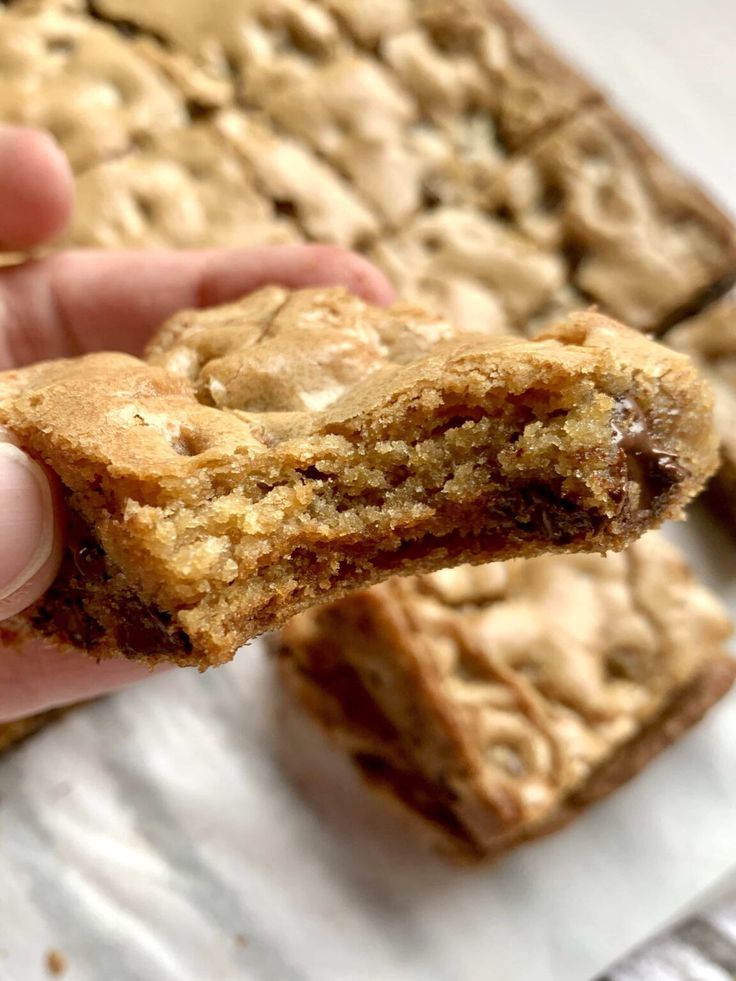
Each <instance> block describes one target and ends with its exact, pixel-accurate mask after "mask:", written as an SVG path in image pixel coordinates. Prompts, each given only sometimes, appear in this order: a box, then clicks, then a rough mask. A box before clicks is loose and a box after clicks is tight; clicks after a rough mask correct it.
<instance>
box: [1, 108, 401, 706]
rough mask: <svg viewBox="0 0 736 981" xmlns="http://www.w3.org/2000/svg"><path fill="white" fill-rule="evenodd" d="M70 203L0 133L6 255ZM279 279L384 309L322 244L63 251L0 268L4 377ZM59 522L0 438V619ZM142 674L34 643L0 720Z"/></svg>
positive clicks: (49, 557) (27, 463)
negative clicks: (330, 288) (355, 296)
mask: <svg viewBox="0 0 736 981" xmlns="http://www.w3.org/2000/svg"><path fill="white" fill-rule="evenodd" d="M72 203H73V181H72V176H71V172H70V170H69V166H68V164H67V162H66V160H65V158H64V156H63V155H62V153H61V152H60V150H59V149H58V147H57V146H56V145H55V144H54V143H53V141H52V140H51V139H50V137H48V136H46V135H44V134H42V133H38V132H34V131H32V130H27V129H21V128H17V127H3V126H0V249H4V250H10V251H12V250H14V249H15V250H17V249H20V248H24V249H25V248H28V247H30V246H33V245H39V244H42V243H44V242H46V241H48V240H49V239H51V238H53V237H54V236H55V235H57V234H58V233H59V232H61V231H62V230H63V228H64V227H65V225H66V223H67V222H68V220H69V216H70V214H71V209H72ZM274 282H276V283H282V284H284V285H286V286H293V287H299V286H309V285H325V284H341V285H344V286H346V287H348V288H349V289H351V290H352V291H353V292H355V293H359V294H361V295H362V296H364V297H366V299H369V300H372V301H373V302H375V303H388V302H390V300H391V298H392V292H391V288H390V286H389V284H388V283H387V281H386V280H385V279H384V277H383V276H382V275H381V273H379V272H378V271H377V270H376V269H375V268H374V267H373V266H371V265H370V264H369V263H368V262H367V261H366V260H364V259H361V258H360V257H359V256H357V255H355V254H353V253H350V252H346V251H344V250H342V249H338V248H335V247H330V246H318V245H290V246H282V247H281V246H280V247H264V248H255V249H227V250H220V249H213V250H203V251H192V252H173V251H163V250H161V251H155V252H145V253H141V252H137V253H136V252H96V251H88V252H81V251H76V252H75V251H71V252H60V253H56V254H54V255H51V256H49V257H47V258H44V259H41V260H38V261H31V262H26V263H24V264H22V265H18V266H8V267H6V268H0V371H3V370H6V369H8V368H12V367H17V366H21V365H24V364H28V363H30V362H33V361H38V360H42V359H44V358H56V357H63V356H70V355H76V354H80V353H82V352H85V351H93V350H100V349H111V350H113V349H117V350H123V351H128V352H131V353H134V354H135V353H139V352H140V350H141V348H142V347H143V345H144V343H145V342H146V340H147V338H148V337H149V335H150V334H151V332H152V331H153V330H154V329H155V328H156V327H157V326H158V325H159V324H160V323H161V322H162V321H163V320H165V319H166V318H167V317H168V316H170V315H171V314H172V313H174V312H175V311H177V310H180V309H182V308H184V307H197V306H211V305H214V304H217V303H224V302H227V301H228V300H232V299H235V298H237V297H239V296H242V295H243V294H245V293H248V292H250V291H251V290H254V289H256V288H258V287H259V286H262V285H264V284H266V283H274ZM60 512H61V504H60V495H59V492H58V487H57V486H56V481H55V479H54V477H53V475H52V474H49V473H47V472H46V471H45V469H44V468H42V467H41V466H40V465H39V464H38V463H37V462H35V461H34V460H32V459H31V458H30V457H28V456H27V455H26V454H25V453H23V451H22V450H20V449H19V448H18V446H17V445H15V443H14V440H13V437H12V435H11V434H9V433H7V432H4V431H0V620H3V619H5V618H7V617H9V616H12V615H13V614H15V613H17V612H19V611H20V610H22V609H24V608H25V607H26V606H28V605H30V604H31V603H33V602H35V601H36V600H37V599H38V598H39V596H41V595H42V594H43V592H44V590H45V589H47V588H48V586H49V585H50V584H51V582H52V581H53V578H54V576H55V574H56V570H57V568H58V564H59V557H60V554H61V549H62V545H63V542H62V530H61V529H62V527H63V524H62V521H61V520H60V517H61V514H60ZM148 674H150V671H149V669H148V668H146V667H144V666H142V665H139V664H134V663H131V662H128V661H125V660H124V659H122V658H119V659H118V658H116V659H113V660H109V661H103V662H101V663H100V664H97V663H96V662H95V661H93V660H92V659H91V658H89V657H87V656H85V655H84V654H82V653H81V652H75V651H66V652H61V651H57V650H54V649H52V648H51V647H49V646H48V645H45V644H42V643H38V642H34V643H33V644H29V645H26V646H25V647H24V648H23V650H21V651H16V650H8V649H0V723H1V722H4V721H9V720H11V719H15V718H21V717H22V716H25V715H30V714H32V713H35V712H40V711H43V710H45V709H47V708H50V707H52V706H58V705H64V704H69V703H71V702H74V701H77V700H80V699H84V698H90V697H92V696H94V695H99V694H101V693H103V692H106V691H110V690H112V689H114V688H117V687H120V686H121V685H125V684H128V683H129V682H131V681H135V680H137V679H140V678H141V677H145V676H147V675H148Z"/></svg>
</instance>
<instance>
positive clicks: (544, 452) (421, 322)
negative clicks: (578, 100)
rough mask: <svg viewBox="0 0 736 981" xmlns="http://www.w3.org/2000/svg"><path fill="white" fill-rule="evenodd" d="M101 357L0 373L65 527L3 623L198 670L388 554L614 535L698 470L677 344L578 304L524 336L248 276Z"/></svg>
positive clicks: (689, 395)
mask: <svg viewBox="0 0 736 981" xmlns="http://www.w3.org/2000/svg"><path fill="white" fill-rule="evenodd" d="M149 359H150V363H148V364H146V363H143V362H141V361H138V360H136V359H134V358H130V357H128V356H127V355H122V354H96V355H89V356H87V357H86V358H83V359H78V360H73V361H68V362H51V363H49V364H46V365H43V364H42V365H39V366H36V367H33V368H29V369H22V370H21V371H18V372H7V373H6V374H5V375H2V376H0V423H1V424H4V425H7V426H8V427H9V428H10V429H11V430H12V431H13V432H14V433H15V434H16V436H17V437H18V438H19V439H20V441H21V442H22V444H23V445H24V446H26V447H27V448H29V449H30V450H31V451H33V452H34V453H35V454H37V455H39V456H40V457H41V458H43V459H44V460H45V461H46V462H47V463H48V464H49V465H50V466H51V467H52V468H53V469H54V470H56V472H57V473H58V474H59V475H60V476H61V479H62V481H63V483H64V485H65V487H66V490H67V496H68V503H69V505H70V508H71V510H72V512H73V513H74V514H75V515H76V517H77V521H76V523H75V525H74V527H73V530H72V536H71V537H72V541H71V545H70V548H69V550H68V552H67V556H66V559H65V563H64V566H63V569H62V573H61V575H60V577H59V579H58V580H57V582H56V584H55V586H54V587H53V588H52V590H51V592H50V593H49V594H48V596H47V597H46V598H45V599H44V600H43V601H42V602H41V603H40V604H39V605H38V606H37V607H35V608H33V609H32V610H31V611H29V612H28V613H27V614H26V616H25V617H22V618H19V619H16V620H15V621H11V623H10V624H6V625H5V626H4V627H3V634H4V636H5V637H6V638H7V637H9V636H12V635H13V633H14V632H15V633H18V632H20V633H22V632H23V631H24V630H26V629H28V627H29V625H33V627H34V629H37V630H41V631H42V632H45V633H49V634H50V635H51V636H53V637H55V638H56V639H57V640H62V641H65V642H67V643H75V644H77V645H79V646H82V647H84V648H85V649H87V650H90V651H91V652H93V653H95V654H96V655H101V656H106V655H109V654H112V653H116V652H118V651H119V650H121V649H122V651H123V652H124V653H126V654H128V655H129V656H140V657H146V658H156V657H167V658H171V659H174V660H179V661H180V663H195V664H198V665H199V666H201V667H204V666H206V665H207V664H211V663H217V662H218V661H222V660H224V659H227V658H229V657H230V656H232V654H233V653H234V651H235V650H236V648H237V647H238V646H239V645H240V644H242V643H243V642H244V641H245V640H247V639H248V638H249V637H252V636H254V635H255V634H257V633H260V632H262V631H264V630H267V629H270V628H272V627H273V626H275V625H277V624H279V623H281V622H283V621H284V620H285V619H287V618H288V617H289V616H291V615H293V614H294V613H296V612H297V611H298V610H299V609H303V608H305V607H306V606H309V605H310V604H312V603H314V602H317V601H319V600H320V599H322V598H324V597H325V596H327V595H338V594H341V593H343V592H345V591H347V590H349V589H350V588H355V587H356V586H360V585H367V584H369V583H371V582H376V581H379V580H381V579H384V578H386V577H387V576H390V575H392V574H394V573H397V572H402V573H406V572H410V571H425V570H429V569H432V568H437V567H439V566H443V565H452V564H457V563H459V562H463V561H474V562H480V561H487V560H489V559H491V558H508V557H511V556H516V555H531V554H536V553H538V552H540V551H548V550H552V551H575V550H581V549H583V550H589V551H590V550H593V551H601V550H604V549H607V548H620V547H622V546H623V545H625V544H626V543H627V542H629V541H631V540H632V539H634V538H636V537H638V536H639V535H641V534H642V533H643V532H644V531H645V530H646V529H647V528H649V527H651V526H653V525H655V524H657V523H659V522H661V521H662V520H664V519H665V518H667V517H673V516H677V515H679V513H680V511H681V508H682V506H683V505H684V504H685V503H686V502H687V500H689V499H690V497H691V496H693V495H694V494H695V493H697V491H698V490H699V489H700V487H701V485H702V483H703V481H704V480H705V479H706V477H707V476H708V474H709V473H710V472H711V470H712V467H713V464H714V460H715V450H714V436H713V433H712V426H711V422H710V417H709V413H710V395H709V393H708V391H707V389H706V387H705V386H704V385H702V384H701V383H700V382H699V380H698V378H697V376H696V375H695V373H694V372H693V370H692V368H691V367H690V364H689V362H688V360H687V359H686V358H683V357H681V356H679V355H676V354H674V353H672V352H669V351H667V350H666V349H664V348H662V347H660V346H658V345H656V344H654V343H652V342H650V341H648V340H646V339H645V338H643V337H641V336H640V335H638V334H636V333H635V332H632V331H628V330H627V329H626V328H624V327H621V326H620V325H618V324H615V323H613V322H612V321H609V320H607V319H606V318H604V317H600V316H598V315H596V314H579V315H577V316H575V317H572V318H570V319H569V320H568V321H567V322H565V323H562V324H560V325H558V326H557V327H556V328H553V329H552V330H550V331H548V332H547V333H546V334H544V335H540V337H538V338H536V339H534V340H533V341H525V340H521V339H517V338H495V337H490V338H489V337H486V336H484V335H481V334H475V335H472V334H464V333H459V332H457V331H455V330H454V329H453V328H452V327H450V326H449V325H448V324H447V323H444V322H443V321H439V320H437V319H436V318H434V317H431V316H428V315H426V314H423V313H421V312H420V311H417V310H415V309H412V308H410V307H406V306H401V305H399V306H396V307H395V308H394V309H393V310H391V311H384V310H379V309H376V308H371V307H370V306H368V305H367V304H365V303H364V302H363V301H361V300H359V299H357V298H356V297H351V296H349V295H348V294H346V293H345V292H344V291H342V290H339V289H336V290H303V291H296V292H294V293H289V291H287V290H283V289H280V288H277V287H270V288H268V289H265V290H262V291H260V292H259V293H257V294H255V295H253V296H251V297H249V298H247V299H246V300H244V301H242V302H241V303H239V304H233V305H230V306H226V307H222V308H218V309H215V310H211V311H192V312H188V313H184V314H181V315H179V316H177V317H176V318H174V319H173V320H172V321H171V322H170V323H169V324H167V325H165V326H164V328H163V329H162V331H161V333H160V335H159V337H158V339H157V340H155V341H154V342H153V344H152V346H151V349H150V352H149Z"/></svg>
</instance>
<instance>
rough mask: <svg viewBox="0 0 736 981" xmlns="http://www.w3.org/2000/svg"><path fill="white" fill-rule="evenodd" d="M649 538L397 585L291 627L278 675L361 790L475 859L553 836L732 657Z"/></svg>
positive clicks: (735, 671)
mask: <svg viewBox="0 0 736 981" xmlns="http://www.w3.org/2000/svg"><path fill="white" fill-rule="evenodd" d="M729 632H730V624H729V621H728V618H727V616H726V614H725V612H724V611H723V610H722V608H721V607H720V605H719V603H718V601H717V599H716V598H715V596H713V595H712V594H710V593H709V592H708V591H707V590H705V589H704V588H703V587H701V586H700V585H698V584H697V583H696V582H695V580H694V578H693V577H692V575H691V573H690V572H689V570H688V569H687V567H686V565H685V563H684V561H683V560H682V558H681V557H680V556H679V554H678V553H677V551H676V550H675V549H674V548H672V547H671V546H669V545H668V544H667V543H666V542H664V541H663V540H662V539H660V538H658V537H657V536H656V534H651V535H647V536H645V537H644V538H643V539H641V540H640V541H639V542H636V543H635V544H633V545H632V546H630V547H629V548H628V549H626V550H625V551H624V552H623V553H621V554H619V555H609V556H607V557H601V556H592V555H570V556H568V555H565V556H542V557H539V558H534V559H527V560H516V561H513V562H506V563H495V564H493V565H488V566H478V567H469V566H463V567H460V568H456V569H445V570H442V571H440V572H436V573H432V574H429V575H425V576H418V577H409V578H406V579H393V580H390V581H388V582H385V583H382V584H380V585H379V586H376V587H374V588H373V589H370V590H365V591H360V592H356V593H353V594H352V595H350V596H348V597H345V598H344V599H342V600H339V601H337V602H335V603H331V604H328V605H325V606H323V607H318V608H315V609H312V610H308V611H307V612H305V613H302V614H300V615H299V616H297V617H295V618H294V619H293V620H292V621H291V622H290V623H289V624H287V626H286V627H285V628H284V630H283V631H282V633H281V635H280V638H277V640H276V641H275V644H276V646H277V649H278V653H279V655H280V656H279V665H280V668H281V670H282V673H283V675H284V676H285V678H286V679H287V681H288V682H289V684H290V687H291V688H292V690H293V691H294V692H295V693H296V695H297V697H298V698H299V700H300V702H301V703H302V704H303V706H304V707H306V708H307V709H308V710H309V711H310V712H311V714H312V715H313V716H314V717H316V718H317V720H318V721H319V722H321V723H322V725H323V726H325V727H326V728H327V729H328V731H329V732H330V733H331V734H332V735H333V737H334V738H335V739H336V740H337V741H338V743H339V744H340V745H341V746H342V747H343V748H345V749H347V751H348V752H349V753H350V754H351V757H352V759H353V760H354V762H355V763H356V765H357V766H358V768H359V769H360V771H361V772H362V773H363V774H364V775H365V777H366V778H367V780H368V782H369V783H370V784H371V785H373V786H375V787H377V788H379V789H381V790H383V791H385V792H386V793H387V794H388V795H389V796H390V797H391V798H393V799H394V800H395V801H398V802H400V803H401V804H403V805H404V807H405V808H408V810H409V811H410V812H411V813H412V814H414V815H415V816H416V817H418V818H421V819H422V821H423V822H424V824H425V826H426V827H427V828H428V829H429V830H430V831H431V832H432V834H433V836H434V838H435V840H438V841H439V842H440V843H441V844H442V845H444V846H445V847H449V848H450V849H451V850H453V851H455V852H460V853H462V854H464V855H465V856H467V857H471V858H479V857H482V856H485V855H491V856H493V855H497V854H499V853H501V852H503V851H505V850H507V849H508V848H511V847H513V846H515V845H517V844H519V843H520V842H522V841H524V840H527V839H529V838H533V837H536V836H538V835H540V834H545V833H548V832H549V831H551V830H554V829H555V828H556V827H558V826H560V825H561V824H564V823H566V822H567V821H568V820H570V819H572V818H573V817H574V816H575V815H576V813H577V812H578V811H580V810H581V809H582V808H583V807H584V806H585V805H586V804H588V803H590V802H592V801H594V800H596V799H598V798H599V797H602V796H604V795H605V794H607V793H609V792H610V791H612V790H614V789H615V788H616V787H617V786H618V785H619V784H620V783H622V782H624V781H625V780H627V779H629V778H630V777H631V776H633V775H634V774H635V773H636V772H637V771H638V770H639V769H640V768H641V767H643V766H644V765H646V763H647V762H648V760H649V759H650V758H651V756H653V755H655V754H656V753H657V752H659V751H660V750H661V749H663V748H664V747H665V746H666V745H667V744H668V743H669V742H671V741H673V740H674V739H676V738H677V737H678V736H679V735H680V734H681V733H682V732H683V731H684V730H685V729H687V728H688V727H689V726H690V725H692V724H693V723H694V722H696V721H697V720H698V719H699V718H700V716H701V715H702V714H703V713H704V712H705V711H707V709H708V708H709V707H710V705H711V704H712V703H713V702H715V701H716V700H717V699H718V698H719V697H720V696H721V695H722V694H723V693H724V692H725V691H726V690H727V688H728V687H729V686H730V684H731V683H732V681H733V679H734V676H735V675H736V662H734V661H733V660H731V659H730V658H729V657H727V655H726V654H725V652H724V650H723V643H724V641H725V639H726V637H727V636H728V634H729Z"/></svg>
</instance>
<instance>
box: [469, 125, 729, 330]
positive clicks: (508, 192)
mask: <svg viewBox="0 0 736 981" xmlns="http://www.w3.org/2000/svg"><path fill="white" fill-rule="evenodd" d="M486 206H487V207H489V208H490V209H491V210H493V208H494V207H495V209H496V212H497V213H500V214H502V215H506V216H507V217H508V218H510V219H511V220H512V221H513V222H514V224H515V225H516V226H517V227H518V228H519V229H520V230H521V231H523V232H524V234H525V235H527V236H528V237H529V238H530V239H531V240H532V241H534V242H536V243H537V244H538V245H539V246H540V247H543V248H546V249H549V250H553V251H558V252H559V253H561V254H562V255H564V256H565V257H566V260H567V265H568V269H569V280H570V283H571V285H573V286H574V287H575V288H576V289H577V290H578V291H579V293H580V294H581V295H582V296H583V297H587V298H588V302H591V303H596V304H598V305H599V306H600V307H601V309H603V310H605V311H606V313H609V314H611V316H614V317H618V318H620V319H621V320H624V321H625V322H626V323H628V324H630V325H631V326H633V327H637V328H639V329H642V330H656V331H659V330H662V329H665V328H666V327H669V326H670V325H671V324H672V323H674V322H675V321H677V320H678V319H681V318H682V317H683V316H686V315H687V314H688V313H689V312H692V311H693V310H697V309H698V308H699V307H700V306H702V305H703V304H704V303H705V302H707V300H708V298H709V297H710V296H711V295H712V294H716V295H718V294H719V293H722V292H724V291H725V289H727V287H728V286H729V285H730V284H732V283H733V281H734V278H736V234H735V232H734V228H733V225H732V223H731V222H730V221H729V220H728V219H727V218H726V217H725V216H724V215H723V214H721V213H720V211H719V210H718V209H717V208H716V206H715V205H714V204H713V202H711V201H710V200H709V199H708V198H706V196H705V195H704V194H702V193H701V192H700V191H699V190H698V189H697V188H696V187H695V186H694V185H693V183H692V182H691V181H689V180H688V179H687V178H685V177H683V176H682V175H681V174H679V173H678V172H677V171H676V170H675V169H674V168H673V167H672V166H671V165H670V164H669V163H667V162H666V161H665V160H663V158H662V157H661V156H660V155H659V154H658V153H657V152H656V151H655V150H654V149H653V148H652V147H651V145H649V144H648V143H647V142H646V141H645V140H644V139H643V137H642V136H641V135H640V134H639V133H637V132H636V131H635V130H634V129H632V127H631V126H629V125H628V124H627V123H626V122H625V121H624V120H623V119H622V118H621V116H619V115H618V114H617V113H616V112H614V111H613V110H612V109H609V108H605V107H597V108H592V109H589V110H587V111H585V112H582V113H580V114H579V115H578V116H576V117H575V118H574V119H571V120H570V121H568V122H567V123H565V124H563V125H561V126H560V127H558V128H557V129H556V130H555V131H554V132H552V133H550V134H549V135H548V136H547V137H545V138H543V139H541V140H540V141H539V142H538V143H537V144H536V145H535V146H534V147H532V148H531V149H530V150H529V152H527V153H524V154H522V155H519V157H518V158H516V159H515V160H513V161H511V162H510V163H509V164H508V166H507V168H506V170H505V172H504V173H503V174H501V175H500V176H499V177H498V178H497V179H496V181H495V183H494V184H493V185H490V186H489V187H488V188H487V191H486Z"/></svg>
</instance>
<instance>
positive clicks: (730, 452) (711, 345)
mask: <svg viewBox="0 0 736 981" xmlns="http://www.w3.org/2000/svg"><path fill="white" fill-rule="evenodd" d="M665 343H667V344H670V345H672V347H674V348H675V349H676V350H678V351H683V352H684V353H686V354H688V355H689V356H690V357H691V358H692V359H693V362H694V363H695V364H696V365H697V367H698V369H699V370H700V371H701V372H702V373H703V375H704V376H705V377H706V378H707V379H708V381H709V382H710V384H711V387H712V388H713V393H714V395H715V422H716V429H717V431H718V436H719V438H720V441H721V466H720V469H719V470H718V473H717V474H716V475H715V476H714V477H713V480H712V481H711V482H710V484H708V488H707V497H708V501H709V503H711V504H712V505H714V506H715V509H716V510H717V512H718V513H720V514H721V515H722V516H724V517H725V518H726V519H727V521H729V523H731V524H732V525H733V526H734V527H736V294H734V293H730V294H728V295H727V296H725V297H723V298H722V299H721V300H719V301H718V302H716V303H713V304H712V305H711V306H709V307H707V308H706V309H705V310H703V311H702V313H699V314H697V315H696V316H695V317H691V318H690V319H689V320H686V321H683V322H682V323H681V324H678V325H677V326H676V327H674V328H673V329H672V330H671V331H669V332H668V333H667V334H666V335H665Z"/></svg>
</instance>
